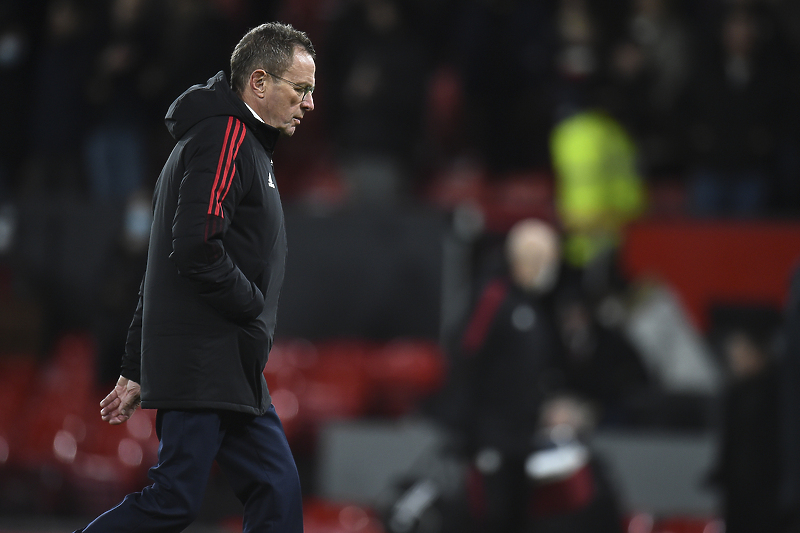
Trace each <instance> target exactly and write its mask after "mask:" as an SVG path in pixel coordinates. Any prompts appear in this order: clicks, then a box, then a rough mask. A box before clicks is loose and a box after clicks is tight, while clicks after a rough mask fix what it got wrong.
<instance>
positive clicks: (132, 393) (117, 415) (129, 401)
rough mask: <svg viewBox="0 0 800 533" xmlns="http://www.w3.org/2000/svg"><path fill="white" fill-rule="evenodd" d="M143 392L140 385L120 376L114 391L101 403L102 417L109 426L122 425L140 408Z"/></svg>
mask: <svg viewBox="0 0 800 533" xmlns="http://www.w3.org/2000/svg"><path fill="white" fill-rule="evenodd" d="M141 392H142V387H140V386H139V384H138V383H136V382H135V381H131V380H129V379H128V378H124V377H122V376H120V377H119V379H118V380H117V385H116V386H115V387H114V390H112V391H111V392H110V393H108V396H106V397H105V398H103V401H102V402H100V417H101V418H102V419H103V420H104V421H106V422H108V423H109V424H113V425H116V424H122V423H123V422H125V421H126V420H128V419H129V418H130V417H131V415H133V412H134V411H136V408H137V407H139V403H140V402H141Z"/></svg>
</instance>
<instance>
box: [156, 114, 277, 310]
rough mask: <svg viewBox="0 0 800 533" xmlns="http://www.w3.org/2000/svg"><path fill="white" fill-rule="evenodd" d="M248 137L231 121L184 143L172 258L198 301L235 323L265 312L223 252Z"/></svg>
mask: <svg viewBox="0 0 800 533" xmlns="http://www.w3.org/2000/svg"><path fill="white" fill-rule="evenodd" d="M219 124H221V123H216V122H215V123H214V124H212V126H218V125H219ZM246 134H247V130H246V128H245V126H244V124H243V123H242V122H241V121H239V120H237V119H236V118H234V117H229V118H228V120H227V126H225V127H224V128H220V127H208V128H206V129H204V130H202V131H199V132H198V133H197V134H196V135H195V136H194V137H193V138H192V139H191V140H189V141H188V143H187V145H186V147H185V149H184V165H185V171H184V175H183V177H182V179H181V183H180V187H179V192H178V206H177V209H176V211H175V218H174V220H173V223H172V253H171V254H170V258H171V259H172V260H173V262H174V263H175V265H176V266H177V268H178V272H179V273H180V274H181V276H183V277H185V278H186V279H188V280H189V281H191V282H192V284H193V285H194V287H195V288H196V290H197V292H198V294H199V295H200V297H201V298H202V299H203V300H204V301H205V302H207V303H208V304H209V305H210V306H211V307H212V308H213V309H215V310H216V311H217V312H218V313H220V314H221V315H222V316H224V317H225V318H227V319H229V320H232V321H234V322H237V323H246V322H248V321H251V320H253V319H254V318H256V317H257V316H258V315H259V314H260V313H261V311H262V310H263V308H264V295H263V294H262V293H261V291H260V290H259V289H258V287H257V286H256V285H255V284H254V283H253V282H252V281H250V280H248V279H247V278H246V277H245V275H244V274H243V273H242V271H241V270H240V269H239V267H238V266H237V265H236V264H235V263H234V262H233V260H232V259H231V257H230V255H229V254H228V253H227V251H226V250H225V235H226V233H227V232H228V230H229V228H230V226H231V221H232V220H233V219H234V217H235V216H236V206H237V205H238V203H239V201H240V200H241V197H242V194H243V190H244V187H243V183H242V169H241V168H237V163H239V162H240V161H239V159H238V158H237V157H238V154H239V148H240V147H241V145H242V142H243V141H244V138H245V135H246ZM239 166H240V167H241V165H239Z"/></svg>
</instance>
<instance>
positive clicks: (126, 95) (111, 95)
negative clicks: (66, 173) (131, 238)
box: [85, 0, 158, 203]
mask: <svg viewBox="0 0 800 533" xmlns="http://www.w3.org/2000/svg"><path fill="white" fill-rule="evenodd" d="M104 7H106V9H107V12H105V13H106V19H107V21H108V23H107V27H105V28H104V29H106V30H107V35H105V36H104V37H103V41H104V42H103V44H102V45H101V46H100V48H99V50H98V52H97V55H96V57H95V60H94V65H93V68H94V71H93V73H92V74H91V76H90V78H89V83H88V100H89V102H90V104H91V106H92V112H91V114H90V116H91V117H92V119H93V120H92V122H93V126H92V129H91V131H90V132H89V135H88V137H87V139H86V146H85V154H86V168H87V170H88V173H89V182H90V193H91V196H92V197H93V198H95V199H96V200H100V201H117V202H119V203H122V202H124V201H125V199H126V198H127V197H128V196H129V195H130V194H132V193H133V192H134V191H136V190H137V189H138V188H139V187H141V185H142V183H143V181H144V175H145V171H146V168H147V165H146V154H147V151H146V149H145V137H144V128H145V116H146V115H145V110H146V107H145V102H144V100H145V98H144V97H143V94H142V92H143V84H144V79H143V73H144V72H145V71H146V69H147V68H148V67H149V64H150V63H152V61H153V56H154V54H155V47H156V45H157V44H158V40H157V35H156V34H155V29H156V28H154V27H153V24H152V20H151V18H150V17H148V16H147V15H148V13H147V11H148V5H147V0H113V1H112V2H109V3H108V4H107V5H106V6H104Z"/></svg>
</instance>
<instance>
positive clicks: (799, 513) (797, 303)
mask: <svg viewBox="0 0 800 533" xmlns="http://www.w3.org/2000/svg"><path fill="white" fill-rule="evenodd" d="M782 333H783V340H784V344H783V350H782V352H781V353H780V356H781V359H780V365H779V369H780V415H781V426H780V430H781V439H780V446H781V448H780V452H781V487H780V504H781V510H782V512H783V514H784V515H785V519H786V524H787V529H786V531H787V533H797V532H800V265H798V266H797V267H796V268H795V271H794V274H793V276H792V279H791V283H790V286H789V295H788V298H787V303H786V309H785V311H784V322H783V331H782Z"/></svg>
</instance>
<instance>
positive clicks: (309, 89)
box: [264, 71, 314, 102]
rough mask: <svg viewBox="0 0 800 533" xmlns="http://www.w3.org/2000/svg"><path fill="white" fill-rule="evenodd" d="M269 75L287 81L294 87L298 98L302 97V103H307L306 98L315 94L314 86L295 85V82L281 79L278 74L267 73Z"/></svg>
mask: <svg viewBox="0 0 800 533" xmlns="http://www.w3.org/2000/svg"><path fill="white" fill-rule="evenodd" d="M264 72H267V71H264ZM267 74H269V75H270V76H272V77H273V78H278V79H279V80H281V81H285V82H286V83H288V84H289V85H291V86H292V87H294V90H295V92H297V96H299V97H300V101H301V102H303V101H305V99H306V96H308V95H309V94H311V93H313V92H314V86H313V85H298V84H297V83H295V82H293V81H289V80H287V79H286V78H281V77H280V76H278V75H277V74H273V73H272V72H267Z"/></svg>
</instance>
